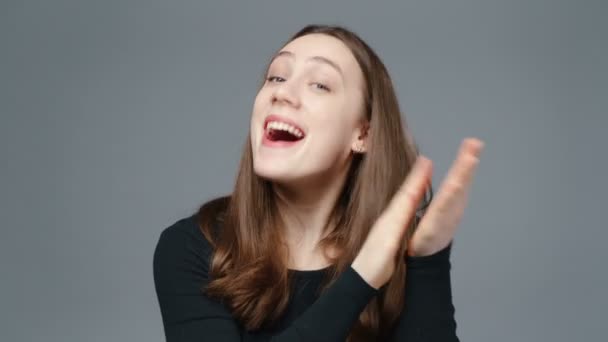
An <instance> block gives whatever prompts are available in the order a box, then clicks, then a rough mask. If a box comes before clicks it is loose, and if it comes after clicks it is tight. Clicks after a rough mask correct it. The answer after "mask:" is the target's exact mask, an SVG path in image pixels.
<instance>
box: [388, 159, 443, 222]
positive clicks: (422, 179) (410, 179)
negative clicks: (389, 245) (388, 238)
mask: <svg viewBox="0 0 608 342" xmlns="http://www.w3.org/2000/svg"><path fill="white" fill-rule="evenodd" d="M431 175H432V162H431V160H430V159H428V158H426V157H424V156H419V157H418V158H417V159H416V162H415V163H414V166H413V167H412V170H411V171H410V172H409V174H408V175H407V177H406V179H405V180H404V182H403V183H402V184H401V186H400V187H399V190H397V192H396V193H395V195H394V196H393V198H392V199H391V201H390V202H389V204H388V206H387V208H386V210H385V212H384V215H383V216H384V218H385V219H388V220H391V221H393V222H394V224H389V225H387V227H390V228H387V229H395V230H397V232H390V233H392V234H399V233H403V232H404V231H405V227H406V224H407V223H408V222H409V220H410V219H411V218H412V217H413V216H414V213H415V212H416V210H417V208H418V203H419V202H420V200H421V199H422V197H423V196H424V192H425V190H426V185H427V184H428V182H429V180H430V178H431Z"/></svg>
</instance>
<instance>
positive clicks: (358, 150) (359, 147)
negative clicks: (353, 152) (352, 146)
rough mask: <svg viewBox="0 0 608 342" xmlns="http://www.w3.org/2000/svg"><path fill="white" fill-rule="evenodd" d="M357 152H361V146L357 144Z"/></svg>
mask: <svg viewBox="0 0 608 342" xmlns="http://www.w3.org/2000/svg"><path fill="white" fill-rule="evenodd" d="M357 152H359V153H362V152H363V144H359V145H358V146H357Z"/></svg>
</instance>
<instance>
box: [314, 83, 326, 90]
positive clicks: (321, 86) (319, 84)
mask: <svg viewBox="0 0 608 342" xmlns="http://www.w3.org/2000/svg"><path fill="white" fill-rule="evenodd" d="M314 85H315V87H316V88H317V89H321V90H325V91H329V87H328V86H326V85H325V84H323V83H314Z"/></svg>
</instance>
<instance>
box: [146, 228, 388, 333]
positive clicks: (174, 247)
mask: <svg viewBox="0 0 608 342" xmlns="http://www.w3.org/2000/svg"><path fill="white" fill-rule="evenodd" d="M186 222H187V221H186V219H182V220H181V221H178V222H176V224H174V225H172V226H170V227H168V228H167V229H165V230H164V231H163V232H162V233H161V235H160V238H159V240H158V243H157V245H156V248H155V251H154V261H153V268H154V283H155V289H156V293H157V297H158V301H159V305H160V309H161V315H162V319H163V326H164V331H165V336H166V339H167V341H168V342H178V341H179V342H186V341H226V342H230V341H276V342H280V341H290V342H298V341H332V342H336V341H344V340H345V338H346V336H347V335H348V333H349V331H350V329H351V327H352V325H353V324H354V322H355V321H356V320H357V319H358V317H359V315H360V313H361V312H362V311H363V309H364V308H365V306H366V305H367V304H368V303H369V301H370V300H371V298H372V297H373V296H375V295H376V294H377V292H378V291H377V290H376V289H374V288H373V287H371V286H370V285H369V284H367V283H366V282H365V280H364V279H363V278H362V277H361V276H360V275H359V274H358V273H357V272H356V271H355V270H354V269H353V268H352V267H349V268H348V269H347V270H346V271H345V272H343V273H342V274H341V275H340V277H339V278H338V279H337V280H336V282H335V283H334V284H333V285H332V286H331V288H329V289H328V290H327V291H326V292H324V293H323V294H322V295H321V296H320V297H319V298H318V299H317V300H316V301H315V302H314V303H313V304H312V305H311V306H310V307H308V309H307V310H306V311H305V312H304V313H303V314H302V315H301V316H299V317H298V318H297V319H296V320H295V321H293V322H292V324H291V325H290V326H289V327H287V328H286V329H284V330H283V331H281V332H280V333H279V334H277V335H274V336H266V335H262V334H255V333H250V332H247V331H245V330H243V329H241V327H240V326H239V324H238V323H237V322H236V321H235V320H234V319H233V318H232V316H231V314H230V311H229V310H228V309H227V308H226V307H225V306H224V305H222V304H221V303H219V302H218V301H215V300H213V299H211V298H208V297H207V296H205V295H204V294H203V293H202V292H201V286H203V284H206V283H207V282H208V281H209V278H208V273H209V269H208V260H209V257H210V252H211V248H210V246H205V245H203V243H204V242H203V241H202V240H201V236H202V234H200V232H198V231H195V230H192V229H188V228H187V223H186ZM197 233H198V235H197Z"/></svg>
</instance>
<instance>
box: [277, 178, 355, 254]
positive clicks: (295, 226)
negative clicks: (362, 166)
mask: <svg viewBox="0 0 608 342" xmlns="http://www.w3.org/2000/svg"><path fill="white" fill-rule="evenodd" d="M345 180H346V171H344V172H341V173H340V174H339V175H338V176H337V177H331V181H330V182H319V183H317V184H315V185H311V184H307V185H305V186H304V185H301V186H299V187H295V186H293V185H290V186H285V185H280V184H274V185H273V188H274V191H275V194H276V198H277V206H278V209H279V213H280V215H281V218H282V219H283V221H284V223H285V239H286V242H287V244H288V246H289V250H290V254H292V256H295V254H300V255H301V256H302V258H303V259H306V258H307V257H306V255H307V254H310V253H317V252H321V251H319V250H318V249H317V247H318V246H317V245H318V242H319V241H320V240H321V239H322V238H323V237H324V236H325V234H326V233H327V232H326V231H325V228H326V226H327V225H328V222H329V219H330V215H331V213H332V210H333V209H334V207H335V205H336V202H337V200H338V196H340V192H341V191H342V188H343V186H344V181H345Z"/></svg>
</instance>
